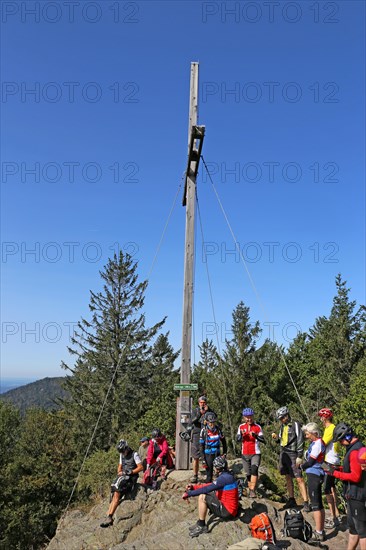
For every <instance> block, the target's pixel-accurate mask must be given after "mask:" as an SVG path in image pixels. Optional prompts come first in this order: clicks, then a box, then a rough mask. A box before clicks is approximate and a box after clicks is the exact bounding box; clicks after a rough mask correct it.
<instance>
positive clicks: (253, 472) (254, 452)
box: [236, 407, 264, 498]
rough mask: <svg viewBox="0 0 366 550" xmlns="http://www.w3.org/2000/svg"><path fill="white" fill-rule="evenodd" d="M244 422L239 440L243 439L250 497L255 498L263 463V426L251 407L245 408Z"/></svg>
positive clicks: (241, 425)
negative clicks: (260, 467)
mask: <svg viewBox="0 0 366 550" xmlns="http://www.w3.org/2000/svg"><path fill="white" fill-rule="evenodd" d="M242 415H243V422H242V424H240V426H239V428H238V433H237V436H236V439H237V441H241V443H242V445H241V457H242V461H243V470H244V472H245V475H246V476H247V481H248V487H249V498H255V496H256V495H255V488H256V486H257V482H258V470H259V465H260V463H261V451H260V447H259V443H264V437H263V432H262V428H261V427H260V425H259V424H256V423H255V422H254V411H253V409H251V408H250V407H247V408H245V409H243V412H242Z"/></svg>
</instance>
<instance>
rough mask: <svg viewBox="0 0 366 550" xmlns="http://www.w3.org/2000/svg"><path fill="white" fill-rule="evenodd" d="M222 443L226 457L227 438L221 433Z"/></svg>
mask: <svg viewBox="0 0 366 550" xmlns="http://www.w3.org/2000/svg"><path fill="white" fill-rule="evenodd" d="M221 443H222V454H223V455H226V453H227V443H226V437H225V436H224V434H223V433H221Z"/></svg>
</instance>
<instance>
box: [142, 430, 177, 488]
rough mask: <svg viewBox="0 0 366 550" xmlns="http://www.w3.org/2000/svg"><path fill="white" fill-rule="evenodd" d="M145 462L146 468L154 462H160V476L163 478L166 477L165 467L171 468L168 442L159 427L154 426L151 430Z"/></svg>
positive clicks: (171, 462)
mask: <svg viewBox="0 0 366 550" xmlns="http://www.w3.org/2000/svg"><path fill="white" fill-rule="evenodd" d="M146 462H147V464H146V469H147V470H148V469H149V468H150V466H152V465H153V464H155V463H156V462H158V463H160V464H161V466H162V468H161V478H162V479H163V480H165V479H166V469H167V468H169V469H171V468H173V461H172V458H171V455H170V453H169V443H168V441H167V439H166V437H165V435H164V434H163V433H161V430H160V429H159V428H154V429H153V431H152V432H151V439H150V442H149V447H148V449H147V455H146Z"/></svg>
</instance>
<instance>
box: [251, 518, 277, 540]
mask: <svg viewBox="0 0 366 550" xmlns="http://www.w3.org/2000/svg"><path fill="white" fill-rule="evenodd" d="M249 527H250V530H251V532H252V537H254V538H255V539H262V540H265V541H266V542H270V543H272V544H276V534H275V530H274V528H273V525H272V522H271V520H270V519H269V517H268V514H266V513H265V512H263V513H262V514H258V515H257V516H254V518H253V519H252V521H251V522H250V524H249Z"/></svg>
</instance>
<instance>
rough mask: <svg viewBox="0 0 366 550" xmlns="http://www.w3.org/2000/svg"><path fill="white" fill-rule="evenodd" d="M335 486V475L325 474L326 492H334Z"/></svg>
mask: <svg viewBox="0 0 366 550" xmlns="http://www.w3.org/2000/svg"><path fill="white" fill-rule="evenodd" d="M333 487H335V477H334V476H330V475H329V474H325V478H324V494H325V495H330V494H331V493H332V488H333Z"/></svg>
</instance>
